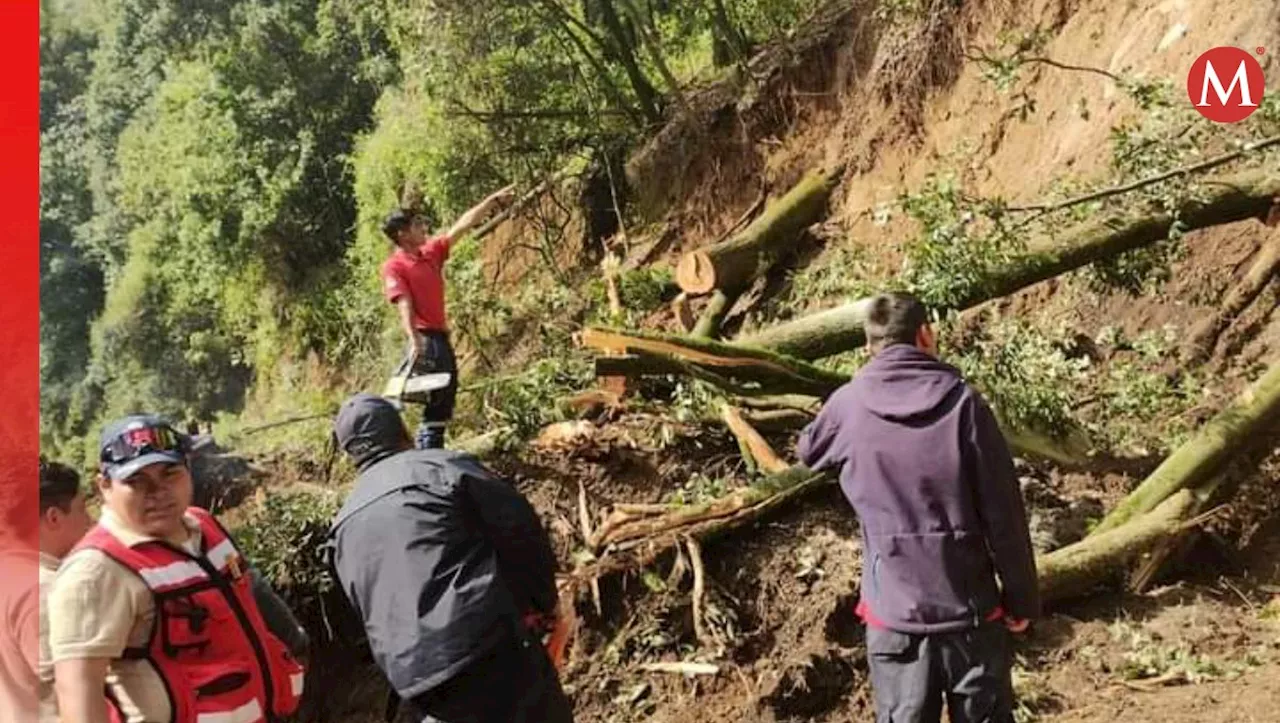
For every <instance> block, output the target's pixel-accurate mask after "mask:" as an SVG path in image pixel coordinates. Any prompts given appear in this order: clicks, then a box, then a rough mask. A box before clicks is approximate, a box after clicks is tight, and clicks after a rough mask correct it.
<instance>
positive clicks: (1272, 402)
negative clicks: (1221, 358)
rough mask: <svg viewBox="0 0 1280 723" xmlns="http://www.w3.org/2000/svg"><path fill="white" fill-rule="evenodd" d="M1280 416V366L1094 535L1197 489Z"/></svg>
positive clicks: (1184, 447)
mask: <svg viewBox="0 0 1280 723" xmlns="http://www.w3.org/2000/svg"><path fill="white" fill-rule="evenodd" d="M1278 413H1280V363H1276V364H1272V365H1271V368H1270V369H1268V370H1267V373H1266V374H1263V375H1262V377H1261V378H1260V379H1258V381H1256V382H1254V383H1253V385H1252V386H1250V387H1249V388H1248V389H1247V390H1245V392H1244V394H1242V395H1240V397H1239V398H1237V399H1236V400H1235V401H1234V402H1232V403H1231V404H1230V405H1229V406H1228V407H1227V408H1226V409H1224V410H1222V411H1221V412H1219V413H1218V414H1217V415H1216V416H1214V418H1213V419H1211V420H1209V422H1208V423H1207V424H1206V425H1204V426H1203V427H1201V428H1200V430H1199V431H1198V432H1196V434H1195V436H1193V437H1192V438H1191V439H1190V440H1189V441H1187V443H1186V444H1183V445H1182V446H1181V447H1179V448H1178V449H1177V450H1175V451H1174V453H1173V454H1171V455H1169V457H1168V458H1166V459H1165V461H1164V462H1163V463H1161V465H1160V466H1159V467H1157V468H1156V471H1155V472H1152V473H1151V475H1150V476H1148V477H1147V478H1146V479H1145V480H1143V482H1142V484H1141V485H1139V486H1138V488H1137V489H1135V490H1134V491H1133V492H1131V493H1129V495H1128V496H1127V497H1125V498H1124V499H1123V500H1121V501H1120V504H1118V505H1116V506H1115V508H1114V509H1112V510H1111V512H1110V513H1109V514H1108V515H1107V516H1106V517H1105V518H1103V520H1102V522H1100V523H1098V526H1097V527H1096V528H1094V531H1093V533H1092V534H1094V535H1097V534H1101V533H1104V532H1106V531H1107V530H1110V529H1113V528H1115V527H1118V526H1120V525H1122V524H1124V523H1125V522H1128V521H1129V520H1130V519H1132V518H1133V517H1135V516H1137V515H1140V514H1143V513H1146V512H1150V511H1151V510H1154V509H1155V508H1156V506H1158V505H1159V504H1160V503H1161V502H1164V501H1165V500H1166V499H1168V498H1169V497H1171V496H1173V495H1174V494H1175V493H1177V492H1178V491H1179V490H1183V489H1187V488H1191V487H1195V486H1198V485H1200V484H1202V483H1204V482H1207V481H1208V480H1209V479H1210V478H1211V477H1213V476H1214V475H1215V474H1217V473H1218V472H1219V471H1220V470H1221V469H1222V467H1223V465H1224V464H1226V462H1227V461H1228V460H1230V459H1231V457H1232V455H1233V454H1235V453H1236V452H1237V451H1238V450H1239V449H1240V448H1241V447H1243V446H1247V445H1248V443H1249V442H1250V441H1251V439H1252V438H1253V437H1254V435H1256V434H1258V433H1259V432H1262V431H1263V430H1264V429H1266V425H1267V424H1269V423H1270V422H1271V421H1272V420H1273V419H1274V418H1275V417H1276V416H1277V414H1278Z"/></svg>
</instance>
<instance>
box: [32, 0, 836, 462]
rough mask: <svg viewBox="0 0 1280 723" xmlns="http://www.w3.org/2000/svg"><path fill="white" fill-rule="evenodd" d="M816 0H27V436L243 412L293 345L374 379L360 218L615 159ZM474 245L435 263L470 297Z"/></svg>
mask: <svg viewBox="0 0 1280 723" xmlns="http://www.w3.org/2000/svg"><path fill="white" fill-rule="evenodd" d="M816 4H817V3H816V2H815V0H714V1H712V2H704V1H702V0H533V1H526V0H471V1H470V2H457V1H456V0H407V1H406V2H386V1H383V0H278V1H273V2H264V1H261V0H205V1H203V2H195V1H193V0H100V1H97V2H90V1H88V0H44V2H43V3H42V15H41V37H40V52H41V79H40V82H41V144H42V145H41V202H40V243H41V268H40V272H41V307H40V320H41V366H40V373H41V408H42V437H43V443H44V446H45V448H46V449H47V450H50V451H51V452H52V453H54V454H56V455H57V456H61V457H64V458H72V459H77V460H78V459H82V458H83V455H84V453H85V451H86V445H85V444H84V440H85V439H86V437H88V438H92V436H93V430H94V429H95V427H96V425H97V423H99V422H100V421H101V420H102V419H103V418H104V417H109V416H113V415H118V414H121V413H126V412H130V411H135V410H140V409H148V410H157V411H161V412H163V413H167V414H170V415H172V416H174V417H175V418H177V419H180V420H199V421H212V420H214V419H217V418H219V417H220V416H223V415H234V414H237V413H239V412H240V411H242V410H243V409H244V408H245V405H246V400H248V399H249V398H250V396H251V392H252V391H253V390H255V389H263V388H267V387H269V386H270V385H271V383H272V381H273V375H275V374H277V373H278V370H279V369H281V368H282V365H284V363H285V362H287V361H289V360H299V359H305V358H311V359H318V360H319V364H320V365H321V366H323V368H325V369H328V370H334V371H342V372H345V373H347V374H348V377H347V378H360V375H361V374H362V373H363V374H365V375H366V376H367V378H374V377H375V376H376V374H378V373H381V371H382V369H383V367H384V366H385V365H387V364H389V363H390V361H391V359H392V357H393V356H394V354H395V351H394V348H395V345H396V344H397V341H398V340H397V338H396V336H395V331H394V325H393V319H392V315H391V314H390V313H389V312H388V311H387V309H386V308H385V307H384V305H383V304H382V303H381V300H380V297H379V295H378V286H377V276H376V269H377V266H378V264H379V263H380V262H381V260H382V259H383V258H384V257H385V255H386V253H387V244H386V242H385V241H384V240H383V239H382V237H381V235H380V234H379V232H378V230H377V229H378V221H379V219H380V218H381V217H382V216H383V215H384V214H385V213H386V212H387V211H388V210H389V209H391V208H392V207H394V206H396V205H397V204H398V203H400V202H401V200H402V199H404V198H405V193H406V190H409V191H411V192H412V191H414V190H416V191H417V194H416V195H418V196H420V197H421V198H422V199H423V201H422V203H423V208H424V210H425V211H426V213H427V214H428V215H429V216H430V217H431V218H433V219H434V220H435V221H436V222H438V223H443V222H445V221H447V220H449V219H450V218H451V217H452V216H453V215H454V214H457V213H459V212H460V211H462V210H464V209H465V208H466V207H467V206H468V205H469V204H470V203H472V202H474V201H475V200H477V199H478V198H479V197H480V196H481V195H483V194H484V193H486V192H488V191H490V190H492V189H493V188H495V187H497V186H499V185H502V184H506V183H511V182H515V183H517V184H524V187H526V188H527V187H532V186H533V185H534V184H535V183H536V182H537V181H538V180H539V179H543V178H546V177H547V176H548V175H549V174H551V173H553V172H564V171H566V170H568V171H569V172H571V173H574V174H577V175H580V176H583V177H590V176H592V175H597V176H599V175H601V174H610V173H612V172H613V170H614V169H615V168H616V167H617V166H616V164H617V163H618V162H619V161H620V159H622V158H623V157H625V154H626V153H627V151H628V150H629V149H631V148H634V146H635V144H636V142H637V141H638V140H640V139H642V138H644V137H645V135H646V134H647V133H649V132H651V131H652V130H653V129H654V128H655V127H656V126H657V125H658V124H659V123H660V122H662V120H663V119H664V117H667V116H668V115H669V114H670V112H671V107H670V106H671V105H672V104H673V103H678V102H679V101H680V98H681V91H682V89H684V88H688V87H690V86H691V85H692V84H694V83H696V82H698V81H700V80H703V79H707V78H710V77H715V75H716V74H720V73H729V72H733V69H734V67H735V66H736V65H738V64H740V63H743V62H745V60H746V58H747V57H748V53H749V52H750V50H751V48H752V47H753V46H756V45H758V44H759V43H761V42H764V41H766V40H768V39H769V38H772V37H776V36H778V35H780V34H783V33H786V32H787V31H788V30H789V29H790V28H793V27H795V25H796V23H798V22H799V21H800V20H801V19H802V18H804V17H805V16H806V15H807V14H808V13H810V12H811V11H812V10H813V6H815V5H816ZM478 263H479V261H478V258H477V256H476V254H475V253H474V252H473V253H470V254H468V253H467V252H466V248H465V247H464V248H463V249H460V252H459V253H458V254H457V255H456V258H455V259H454V261H453V262H452V264H451V274H452V275H453V276H454V279H455V283H454V284H453V286H452V287H451V289H450V293H451V295H452V296H453V297H454V298H453V299H451V301H452V302H453V303H455V304H456V305H458V306H459V307H460V310H461V311H463V312H464V316H463V319H464V320H465V310H464V309H461V307H462V306H464V305H465V303H466V302H467V301H468V299H467V296H468V295H471V296H473V297H474V296H476V295H478V294H480V293H481V292H482V290H480V289H478V288H477V284H480V283H483V277H482V276H480V275H478V274H476V273H475V269H474V266H475V265H476V264H478ZM469 280H470V281H471V283H469ZM471 301H473V302H474V299H471ZM455 318H456V317H455ZM329 392H330V393H331V392H332V390H329ZM316 393H317V394H318V395H323V393H325V391H324V390H316ZM90 446H91V445H90Z"/></svg>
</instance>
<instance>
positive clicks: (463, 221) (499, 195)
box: [446, 184, 515, 239]
mask: <svg viewBox="0 0 1280 723" xmlns="http://www.w3.org/2000/svg"><path fill="white" fill-rule="evenodd" d="M514 191H515V185H514V184H512V185H510V186H507V187H506V188H503V189H500V190H498V191H496V192H494V193H492V194H490V195H489V196H488V197H487V198H485V199H484V200H483V201H481V202H480V203H477V204H476V205H474V206H472V207H471V208H470V209H468V210H467V211H466V212H465V213H463V214H462V215H461V216H459V217H458V220H457V221H454V222H453V225H452V226H450V227H449V231H448V232H447V234H446V235H448V237H449V238H451V239H456V238H459V237H461V236H462V235H463V234H465V233H467V232H468V231H470V230H471V229H473V228H475V227H476V226H478V225H480V222H481V220H483V219H484V218H485V217H486V216H488V215H489V213H490V212H491V211H493V209H495V208H497V207H498V206H500V205H502V204H503V203H504V202H506V201H507V200H508V199H510V198H511V195H512V193H514Z"/></svg>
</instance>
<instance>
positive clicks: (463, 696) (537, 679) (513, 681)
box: [409, 634, 573, 723]
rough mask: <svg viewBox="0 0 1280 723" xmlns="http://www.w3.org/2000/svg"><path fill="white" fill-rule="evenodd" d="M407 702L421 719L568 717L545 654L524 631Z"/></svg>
mask: <svg viewBox="0 0 1280 723" xmlns="http://www.w3.org/2000/svg"><path fill="white" fill-rule="evenodd" d="M409 706H410V707H411V709H412V710H413V712H414V713H415V715H416V717H415V720H421V721H422V723H573V706H572V705H571V704H570V703H569V699H568V698H567V697H566V696H565V694H564V690H563V689H561V687H560V678H559V676H558V675H557V674H556V670H555V667H554V666H552V665H551V659H550V658H549V657H547V653H546V651H545V650H543V648H542V645H541V644H540V643H538V642H537V641H536V640H534V639H533V638H532V637H531V636H528V635H525V634H520V635H515V634H513V635H512V636H511V637H510V638H508V639H506V640H504V641H503V642H500V643H498V644H497V645H495V646H494V647H493V649H492V650H490V651H489V652H488V653H486V654H485V655H484V656H483V657H481V658H480V659H479V660H477V661H476V662H474V663H472V664H471V665H470V666H468V667H467V668H466V669H465V670H463V671H462V672H461V673H459V674H458V675H457V676H456V677H454V678H451V679H450V680H448V681H446V682H445V683H444V684H443V685H440V686H438V687H436V688H433V689H432V690H429V691H427V692H426V693H423V694H422V695H420V696H418V697H416V698H413V699H412V700H410V701H409Z"/></svg>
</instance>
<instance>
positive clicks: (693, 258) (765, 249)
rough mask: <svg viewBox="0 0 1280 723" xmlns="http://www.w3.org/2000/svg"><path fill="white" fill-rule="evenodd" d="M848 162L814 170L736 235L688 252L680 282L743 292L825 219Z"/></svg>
mask: <svg viewBox="0 0 1280 723" xmlns="http://www.w3.org/2000/svg"><path fill="white" fill-rule="evenodd" d="M843 172H844V167H843V165H841V166H837V167H835V168H833V169H824V170H818V171H814V172H811V173H809V174H808V175H807V176H805V177H804V179H802V180H801V181H800V182H799V183H797V184H796V185H795V186H794V187H793V188H792V189H791V190H790V191H788V192H787V193H786V195H784V196H783V197H782V198H779V199H778V200H777V201H774V202H773V203H771V204H769V205H768V206H767V207H766V208H765V210H764V213H762V214H760V216H759V217H758V218H756V220H754V221H752V222H751V223H750V224H749V225H748V226H747V227H746V228H745V229H743V230H742V231H741V232H740V233H738V234H737V235H736V236H734V237H733V238H730V239H728V240H727V241H723V242H720V243H717V244H713V245H711V246H707V247H705V248H700V249H697V250H694V251H691V252H689V253H687V254H685V255H684V258H682V259H681V260H680V263H679V265H678V266H677V267H676V283H678V284H679V285H680V288H681V289H683V290H684V291H685V292H687V293H689V294H706V293H709V292H711V291H713V290H715V289H720V290H721V291H724V292H726V293H732V294H735V295H736V294H738V293H741V291H742V290H743V289H744V288H745V287H746V286H747V285H748V284H749V283H750V282H751V280H752V279H754V278H755V277H756V276H759V275H760V274H762V273H764V272H765V271H767V270H768V269H769V267H771V266H772V265H773V264H774V262H775V261H777V260H778V258H779V257H781V256H782V255H783V254H784V253H785V252H786V250H787V249H788V248H789V242H791V241H794V240H795V238H796V236H797V235H799V234H800V232H801V231H803V230H804V229H805V228H807V227H808V226H809V225H810V224H813V223H815V222H816V221H818V220H820V219H821V218H822V216H823V214H824V213H825V211H826V207H827V200H828V199H829V198H830V196H831V191H832V190H833V189H835V187H836V184H837V183H839V181H840V176H841V174H842V173H843Z"/></svg>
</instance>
